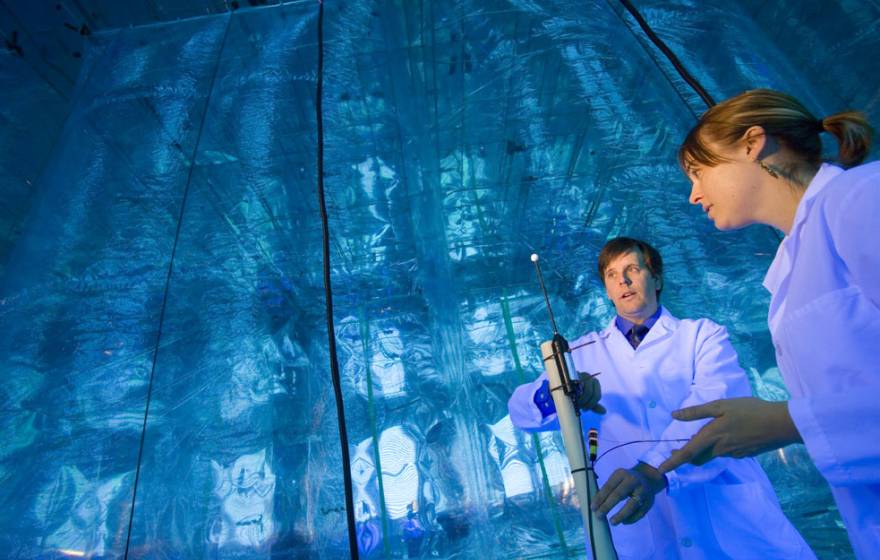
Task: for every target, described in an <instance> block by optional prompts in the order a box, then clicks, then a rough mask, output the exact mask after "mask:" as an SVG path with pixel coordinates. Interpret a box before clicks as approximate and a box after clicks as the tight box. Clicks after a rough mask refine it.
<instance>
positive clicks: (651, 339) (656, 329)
mask: <svg viewBox="0 0 880 560" xmlns="http://www.w3.org/2000/svg"><path fill="white" fill-rule="evenodd" d="M676 328H678V320H677V319H676V318H675V317H673V316H672V314H671V313H669V311H667V310H666V308H665V307H663V306H661V307H660V316H659V317H658V318H657V322H656V323H654V326H653V327H651V330H649V331H648V335H647V336H645V339H644V340H643V341H642V343H641V344H639V349H641V348H646V347H648V346H651V345H652V344H656V343H658V342H660V341H662V340H665V339H667V338H668V337H670V336H672V333H674V332H675V329H676Z"/></svg>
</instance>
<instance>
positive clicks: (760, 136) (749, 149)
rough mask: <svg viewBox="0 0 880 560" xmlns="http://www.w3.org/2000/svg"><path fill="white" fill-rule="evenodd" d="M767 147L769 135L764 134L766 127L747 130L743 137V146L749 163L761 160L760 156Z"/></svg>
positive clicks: (753, 127)
mask: <svg viewBox="0 0 880 560" xmlns="http://www.w3.org/2000/svg"><path fill="white" fill-rule="evenodd" d="M766 145H767V134H766V133H765V132H764V127H762V126H757V125H755V126H750V127H749V129H748V130H746V132H745V134H743V135H742V140H741V146H742V150H743V151H744V155H745V157H746V158H747V159H748V160H749V161H756V160H758V159H760V158H759V157H758V156H759V154H760V153H761V152H762V151H764V147H765V146H766Z"/></svg>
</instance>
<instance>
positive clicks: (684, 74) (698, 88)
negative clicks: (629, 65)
mask: <svg viewBox="0 0 880 560" xmlns="http://www.w3.org/2000/svg"><path fill="white" fill-rule="evenodd" d="M620 3H621V4H623V7H624V8H626V9H627V11H628V12H629V13H630V14H631V15H632V17H634V18H635V19H636V22H638V24H639V27H641V28H642V31H644V32H645V35H647V36H648V39H650V40H651V42H652V43H654V45H656V47H657V48H658V49H660V51H661V52H662V53H663V54H664V55H666V58H667V59H669V62H670V63H671V64H672V66H674V67H675V70H676V71H677V72H678V74H679V76H681V78H682V79H683V80H684V81H685V82H687V83H688V85H690V86H691V88H693V90H694V91H695V92H697V95H699V96H700V98H701V99H702V100H703V103H705V104H706V106H707V107H712V106H713V105H715V100H714V99H712V96H711V95H709V92H707V91H706V89H705V88H704V87H703V86H702V85H701V84H700V82H698V81H697V79H696V78H694V77H693V76H691V74H690V72H688V71H687V69H686V68H685V67H684V66H683V65H682V63H681V61H680V60H678V57H677V56H675V53H674V52H672V50H671V49H670V48H669V47H668V46H666V43H664V42H663V39H661V38H660V37H658V36H657V34H656V33H654V30H653V29H651V26H650V25H648V22H647V21H645V18H643V17H642V14H641V13H639V11H638V10H637V9H636V7H635V6H633V5H632V2H630V1H629V0H620Z"/></svg>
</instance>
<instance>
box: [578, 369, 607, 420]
mask: <svg viewBox="0 0 880 560" xmlns="http://www.w3.org/2000/svg"><path fill="white" fill-rule="evenodd" d="M578 377H580V380H581V391H580V392H579V393H578V395H577V397H575V400H574V403H575V404H576V405H577V407H578V408H579V409H581V410H590V411H592V412H595V413H596V414H605V412H606V411H605V407H604V406H602V405H601V404H599V399H601V398H602V386H601V385H599V380H598V379H596V378H595V377H594V376H592V375H590V374H589V373H583V372H580V371H579V372H578Z"/></svg>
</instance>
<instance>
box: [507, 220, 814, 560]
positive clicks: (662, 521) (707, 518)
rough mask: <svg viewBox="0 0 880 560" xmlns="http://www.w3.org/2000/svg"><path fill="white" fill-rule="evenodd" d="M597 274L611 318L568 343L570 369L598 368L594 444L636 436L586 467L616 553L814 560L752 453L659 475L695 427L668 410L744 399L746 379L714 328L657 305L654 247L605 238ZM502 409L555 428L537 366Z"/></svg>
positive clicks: (588, 413)
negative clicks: (591, 469)
mask: <svg viewBox="0 0 880 560" xmlns="http://www.w3.org/2000/svg"><path fill="white" fill-rule="evenodd" d="M599 275H600V277H601V278H602V279H603V281H604V283H605V289H606V293H607V295H608V298H609V299H610V300H611V302H612V303H613V304H614V307H615V309H616V311H617V317H615V319H614V320H612V321H611V323H610V324H609V325H608V326H607V327H606V328H605V329H604V330H602V331H600V332H591V333H587V334H586V335H584V336H582V337H581V338H579V339H577V340H574V341H572V342H571V347H572V348H574V350H573V351H572V358H573V360H574V364H575V366H576V368H577V370H578V371H579V372H587V373H596V372H601V374H602V375H601V376H600V378H599V379H601V391H599V390H598V389H599V387H598V382H597V381H596V380H595V379H593V380H592V381H588V382H587V383H588V385H587V387H586V389H585V391H584V393H583V395H582V397H581V398H580V400H579V402H578V405H579V406H580V407H581V408H582V409H584V411H585V413H584V415H583V417H582V421H583V425H584V429H588V428H591V427H596V428H598V430H599V444H600V451H601V450H602V449H605V450H610V448H612V447H613V446H615V445H620V444H622V443H627V442H642V443H633V444H630V445H626V446H623V447H620V448H618V449H615V450H613V451H609V453H608V455H606V456H604V457H603V458H601V459H600V460H599V461H598V462H597V464H596V471H597V475H598V477H599V483H600V485H601V489H600V491H599V493H598V494H597V496H596V498H595V500H594V508H597V510H598V512H599V513H601V514H606V513H608V512H611V511H614V513H613V515H612V516H611V517H610V521H611V523H612V535H613V538H614V544H615V548H616V549H617V553H618V556H619V557H620V559H621V560H630V559H642V558H645V559H647V558H652V559H677V558H686V559H692V558H693V559H703V558H705V559H716V558H743V559H745V558H759V557H760V558H764V559H770V558H780V559H781V558H785V559H792V558H796V559H797V558H815V556H814V555H813V553H812V551H811V550H810V549H809V547H808V546H807V544H806V543H805V542H804V540H803V538H802V537H801V536H800V534H798V532H797V531H796V530H795V528H794V527H793V526H792V525H791V523H790V522H789V521H788V519H786V517H785V516H784V514H783V513H782V511H781V509H780V507H779V502H778V501H777V499H776V495H775V494H774V492H773V489H772V487H771V485H770V482H769V480H768V479H767V477H766V475H765V474H764V471H763V470H762V469H761V467H760V466H759V465H758V463H757V462H755V461H754V460H753V459H748V460H733V459H720V460H716V461H714V462H712V463H711V464H710V465H708V466H706V467H703V468H697V467H690V466H688V467H682V468H679V469H678V470H677V471H675V472H670V473H667V474H666V475H663V474H661V473H660V472H659V471H658V470H657V467H658V466H659V465H660V463H661V462H663V460H664V459H666V458H667V457H668V456H669V454H670V452H671V450H672V449H674V448H676V447H679V446H681V443H680V442H681V441H682V440H686V439H688V438H689V437H691V436H692V435H693V433H694V432H696V430H697V429H699V427H700V425H699V424H697V423H683V422H677V421H674V420H672V419H671V416H670V412H671V411H673V410H676V409H678V408H681V407H683V406H688V405H691V404H698V403H703V402H707V401H711V400H714V399H718V398H722V397H734V396H748V395H750V394H751V391H750V388H749V384H748V380H747V379H746V377H745V375H744V373H743V371H742V369H741V368H740V366H739V364H738V362H737V356H736V352H735V351H734V349H733V347H732V346H731V344H730V341H729V340H728V338H727V332H726V330H725V329H724V328H723V327H721V326H719V325H717V324H716V323H713V322H712V321H710V320H708V319H696V320H690V319H677V318H675V317H673V316H672V315H671V314H670V313H669V312H668V311H667V310H666V309H664V308H663V307H662V306H660V304H659V297H660V292H661V290H662V287H663V264H662V259H661V257H660V254H659V253H658V252H657V251H656V249H654V248H653V247H651V246H650V245H648V244H647V243H645V242H643V241H640V240H636V239H630V238H626V237H619V238H616V239H612V240H611V241H609V242H608V243H607V244H606V245H605V247H604V248H603V249H602V252H601V253H600V255H599ZM585 379H589V378H585ZM600 393H601V404H598V403H597V397H598V395H599V394H600ZM508 408H509V410H510V418H511V421H512V422H513V424H514V425H515V426H517V427H519V428H521V429H523V430H527V431H543V430H553V429H558V428H559V425H558V421H557V419H556V414H555V408H554V406H553V401H552V399H551V397H550V395H549V390H548V387H547V376H546V373H545V374H542V375H541V376H540V377H538V379H536V380H535V381H534V382H532V383H528V384H525V385H521V386H520V387H518V388H517V389H516V390H515V392H514V394H513V396H512V397H511V398H510V401H509V403H508ZM652 440H653V441H652ZM656 440H666V441H662V442H657V441H656ZM618 506H619V507H618ZM615 508H617V509H616V510H615Z"/></svg>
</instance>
